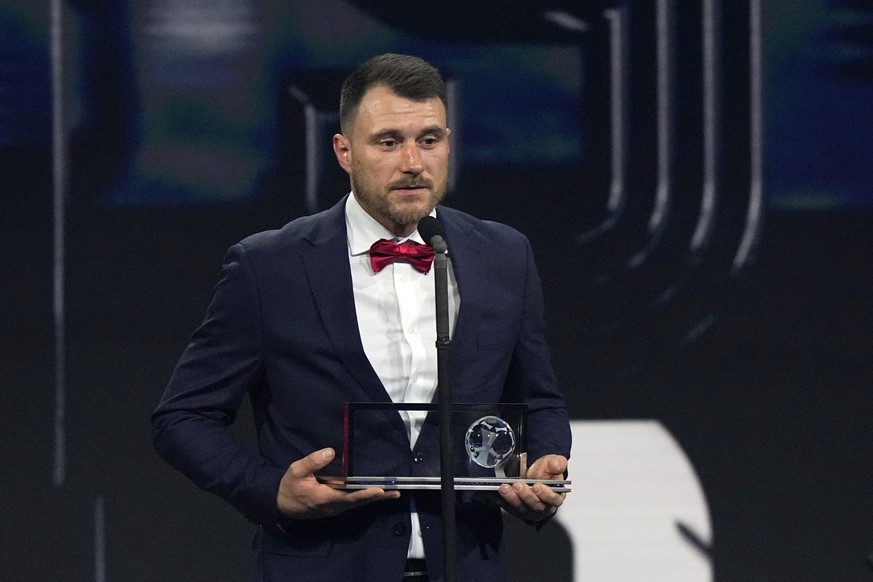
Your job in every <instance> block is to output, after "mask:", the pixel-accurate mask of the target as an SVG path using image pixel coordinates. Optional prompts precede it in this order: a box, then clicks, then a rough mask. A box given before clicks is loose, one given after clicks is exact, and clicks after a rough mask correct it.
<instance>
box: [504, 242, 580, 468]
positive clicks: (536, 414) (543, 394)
mask: <svg viewBox="0 0 873 582" xmlns="http://www.w3.org/2000/svg"><path fill="white" fill-rule="evenodd" d="M524 252H525V257H524V264H525V267H524V269H525V276H524V289H523V293H524V300H523V306H524V307H523V314H522V321H521V326H520V329H519V335H518V341H517V342H516V345H515V349H514V351H513V355H512V361H511V364H510V368H509V372H508V375H507V390H508V395H509V399H510V400H511V399H517V400H516V401H519V402H526V403H527V404H528V420H527V434H528V438H527V452H528V460H529V462H533V461H535V460H536V459H538V458H540V457H542V456H543V455H547V454H559V455H563V456H565V457H567V458H569V457H570V444H571V433H570V421H569V417H568V415H567V410H566V408H565V404H564V397H563V395H562V394H561V391H560V389H559V388H558V382H557V379H556V377H555V372H554V369H553V368H552V362H551V354H550V350H549V345H548V342H547V340H546V324H545V320H544V317H543V292H542V283H541V281H540V276H539V273H538V271H537V268H536V264H535V263H534V259H533V251H532V249H531V247H530V243H529V242H528V241H527V239H525V245H524Z"/></svg>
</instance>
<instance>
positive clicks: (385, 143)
mask: <svg viewBox="0 0 873 582" xmlns="http://www.w3.org/2000/svg"><path fill="white" fill-rule="evenodd" d="M379 144H380V145H381V146H382V147H386V148H393V147H395V146H396V145H397V140H396V139H383V140H382V141H380V142H379Z"/></svg>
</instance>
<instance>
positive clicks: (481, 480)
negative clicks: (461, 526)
mask: <svg viewBox="0 0 873 582" xmlns="http://www.w3.org/2000/svg"><path fill="white" fill-rule="evenodd" d="M319 481H321V482H322V483H324V484H325V485H329V486H331V487H333V488H335V489H367V488H369V487H381V488H382V489H385V490H393V489H414V490H419V491H422V490H431V491H433V490H439V489H440V478H439V477H345V478H342V477H336V478H331V477H320V478H319ZM519 481H520V482H522V483H527V484H528V485H531V486H532V485H535V484H536V483H542V484H543V485H545V486H547V487H551V488H552V489H554V490H555V491H556V492H558V493H569V492H570V491H571V485H572V482H571V481H564V480H556V479H513V478H505V477H455V478H454V483H455V490H456V491H497V489H499V488H500V486H501V485H503V484H504V483H507V484H509V485H512V484H514V483H517V482H519Z"/></svg>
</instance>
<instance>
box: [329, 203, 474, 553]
mask: <svg viewBox="0 0 873 582" xmlns="http://www.w3.org/2000/svg"><path fill="white" fill-rule="evenodd" d="M431 216H436V210H434V211H433V212H431ZM346 231H347V233H348V241H349V264H350V266H351V270H352V287H353V290H354V294H355V313H356V314H357V319H358V330H359V331H360V334H361V341H362V342H363V345H364V353H365V354H366V355H367V359H369V360H370V364H371V365H372V366H373V369H374V370H375V372H376V374H377V375H378V376H379V379H380V380H381V381H382V385H383V386H384V387H385V390H386V391H387V392H388V395H389V396H390V397H391V400H392V401H394V402H396V403H403V402H407V403H423V402H430V401H431V399H432V398H433V395H434V392H435V391H436V387H437V352H436V308H435V303H434V296H435V291H434V276H433V269H431V270H430V271H428V272H427V273H421V272H419V271H417V270H415V268H414V267H413V266H412V265H410V264H409V263H405V262H395V263H391V264H389V265H387V266H386V267H385V268H384V269H382V270H381V271H379V272H378V273H374V272H373V268H372V267H371V266H370V256H369V251H370V246H371V245H372V244H373V243H374V242H376V241H377V240H379V239H382V238H384V239H387V240H393V241H395V242H404V241H406V240H412V241H415V242H419V243H421V242H423V241H422V239H421V236H420V235H419V234H418V231H415V232H414V233H412V235H411V236H409V237H406V238H398V237H396V236H394V234H393V233H392V232H391V231H389V230H388V229H386V228H385V227H384V226H382V225H381V224H379V223H378V222H377V221H376V219H374V218H373V217H372V216H370V215H369V214H367V213H366V211H365V210H364V209H363V208H361V205H360V204H359V203H358V201H357V199H356V198H355V196H354V195H350V196H349V197H348V199H347V201H346ZM448 288H449V334H450V335H451V334H452V333H453V332H454V328H455V319H456V318H457V313H458V307H459V306H460V296H459V295H458V286H457V284H456V283H455V277H454V273H453V271H452V267H451V263H449V267H448ZM425 415H426V412H418V411H416V412H406V411H402V412H401V416H402V417H403V421H404V423H405V424H406V427H407V431H408V436H409V442H410V447H414V446H415V441H416V439H417V438H418V434H419V432H420V431H421V427H422V424H423V422H424V417H425ZM412 532H413V535H412V536H411V538H410V542H409V557H410V558H424V547H423V545H422V541H421V527H420V524H419V521H418V514H417V513H416V512H415V508H414V507H413V511H412Z"/></svg>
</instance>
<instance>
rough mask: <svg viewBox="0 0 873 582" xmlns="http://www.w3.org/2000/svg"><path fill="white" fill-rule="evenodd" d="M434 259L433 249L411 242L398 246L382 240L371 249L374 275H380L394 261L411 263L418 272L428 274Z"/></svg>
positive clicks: (371, 263)
mask: <svg viewBox="0 0 873 582" xmlns="http://www.w3.org/2000/svg"><path fill="white" fill-rule="evenodd" d="M433 257H434V251H433V249H432V248H431V247H429V246H427V245H423V244H421V243H417V242H415V241H411V240H408V241H406V242H404V243H400V244H397V243H394V242H391V241H390V240H385V239H384V238H382V239H379V240H377V241H376V242H374V243H373V246H371V247H370V265H371V266H372V267H373V272H374V273H378V272H379V271H381V270H382V269H384V268H385V266H386V265H389V264H391V263H393V262H394V261H403V262H405V263H409V264H410V265H412V266H413V267H414V268H415V269H416V270H418V271H421V272H422V273H427V272H428V271H430V265H431V263H433Z"/></svg>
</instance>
